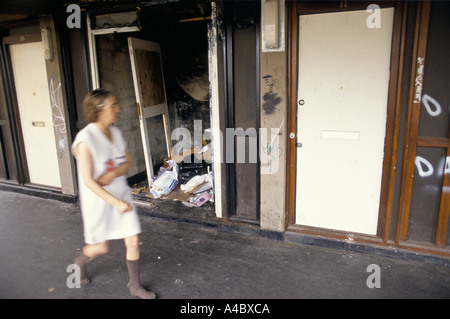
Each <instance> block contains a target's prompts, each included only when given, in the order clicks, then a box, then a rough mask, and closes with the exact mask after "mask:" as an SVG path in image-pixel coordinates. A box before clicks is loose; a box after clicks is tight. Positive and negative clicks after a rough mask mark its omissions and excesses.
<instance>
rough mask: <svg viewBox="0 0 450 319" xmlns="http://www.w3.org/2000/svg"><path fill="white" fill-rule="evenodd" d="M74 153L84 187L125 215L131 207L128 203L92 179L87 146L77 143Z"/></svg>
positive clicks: (90, 157) (90, 160)
mask: <svg viewBox="0 0 450 319" xmlns="http://www.w3.org/2000/svg"><path fill="white" fill-rule="evenodd" d="M75 153H76V155H77V156H78V160H79V163H80V166H81V174H82V175H83V179H84V184H85V185H86V187H88V188H89V189H90V190H91V191H92V192H94V194H96V195H97V196H99V197H100V198H102V199H104V200H105V201H106V202H107V203H109V204H110V205H112V206H114V207H116V208H117V210H118V211H119V212H121V213H125V212H128V211H131V210H132V206H131V204H130V203H128V202H125V201H122V200H120V199H118V198H116V197H114V196H113V195H112V194H110V193H109V192H108V191H106V190H105V189H104V188H103V187H102V185H101V184H100V183H99V182H98V181H96V180H95V179H94V177H93V173H92V172H93V167H92V155H91V152H90V151H89V149H88V148H87V146H86V145H85V144H84V143H79V144H78V145H77V147H76V150H75ZM123 165H125V164H123ZM121 166H122V165H121ZM121 166H119V167H121Z"/></svg>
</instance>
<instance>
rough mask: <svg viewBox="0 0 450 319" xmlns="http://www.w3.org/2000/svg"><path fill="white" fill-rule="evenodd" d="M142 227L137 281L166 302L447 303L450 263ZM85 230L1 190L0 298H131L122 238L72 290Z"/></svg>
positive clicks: (52, 207) (44, 205)
mask: <svg viewBox="0 0 450 319" xmlns="http://www.w3.org/2000/svg"><path fill="white" fill-rule="evenodd" d="M141 223H142V228H143V233H142V234H141V254H142V257H141V269H142V271H141V281H142V283H143V285H144V286H147V287H149V288H150V289H152V290H154V291H156V292H157V294H158V296H159V298H160V299H197V298H201V299H203V298H206V299H211V298H212V299H241V298H244V299H273V298H275V299H297V298H450V262H446V261H443V262H439V263H428V262H423V261H417V260H411V259H399V258H393V257H386V256H379V255H373V254H361V253H356V252H351V251H345V250H338V249H331V248H324V247H318V246H311V245H302V244H296V243H290V242H285V241H275V240H270V239H265V238H261V237H258V236H246V235H242V234H233V233H229V232H223V231H220V230H219V229H218V228H214V227H201V226H195V225H188V224H183V223H178V222H173V221H170V220H164V219H159V218H154V217H148V216H141ZM82 232H83V230H82V220H81V214H80V211H79V208H78V207H77V206H75V205H71V204H66V203H62V202H59V201H54V200H48V199H41V198H37V197H32V196H27V195H22V194H17V193H13V192H6V191H0V256H1V258H0V298H3V299H13V298H14V299H15V298H33V299H34V298H37V299H55V298H58V299H59V298H62V299H100V298H119V299H135V298H134V297H131V296H130V295H129V293H128V290H127V288H126V283H127V282H128V274H127V269H126V263H125V248H124V244H123V241H121V240H119V241H112V242H111V243H110V252H109V253H108V254H107V255H105V256H101V257H99V258H97V259H96V260H94V261H93V262H91V263H90V264H89V268H88V271H89V274H90V276H91V279H92V283H91V284H90V285H88V286H86V287H82V288H68V287H67V284H66V281H67V278H68V276H69V275H70V274H71V273H70V272H67V267H68V266H69V265H70V264H71V263H72V262H73V259H74V257H75V256H76V255H77V253H78V252H79V250H80V249H81V248H82V246H83V234H82ZM371 264H376V265H378V266H379V267H380V268H379V269H380V272H379V274H380V276H379V279H380V284H381V287H380V288H368V286H367V284H366V282H367V279H368V277H369V276H370V275H372V273H371V272H367V267H368V266H369V265H371ZM372 278H373V277H372ZM372 282H374V281H373V280H372Z"/></svg>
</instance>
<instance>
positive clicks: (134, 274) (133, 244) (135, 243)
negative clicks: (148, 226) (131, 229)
mask: <svg viewBox="0 0 450 319" xmlns="http://www.w3.org/2000/svg"><path fill="white" fill-rule="evenodd" d="M125 246H126V248H127V253H126V257H127V268H128V275H129V276H130V282H129V283H128V289H129V290H130V293H131V295H132V296H136V297H140V298H142V299H155V298H156V294H155V293H154V292H152V291H148V290H146V289H144V288H143V287H142V286H141V282H140V278H139V275H140V269H139V267H140V248H139V236H138V235H134V236H131V237H128V238H125Z"/></svg>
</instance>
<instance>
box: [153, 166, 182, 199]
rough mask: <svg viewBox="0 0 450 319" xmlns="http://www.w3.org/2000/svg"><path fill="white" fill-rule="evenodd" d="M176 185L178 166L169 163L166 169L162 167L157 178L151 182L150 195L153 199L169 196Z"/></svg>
mask: <svg viewBox="0 0 450 319" xmlns="http://www.w3.org/2000/svg"><path fill="white" fill-rule="evenodd" d="M177 185H178V165H177V163H175V162H174V161H169V166H168V167H162V168H161V169H160V170H159V173H158V176H157V177H156V179H155V180H154V181H153V184H152V187H151V188H150V194H152V196H153V197H154V198H160V197H161V196H163V195H167V194H169V193H170V192H171V191H173V190H174V189H175V187H177Z"/></svg>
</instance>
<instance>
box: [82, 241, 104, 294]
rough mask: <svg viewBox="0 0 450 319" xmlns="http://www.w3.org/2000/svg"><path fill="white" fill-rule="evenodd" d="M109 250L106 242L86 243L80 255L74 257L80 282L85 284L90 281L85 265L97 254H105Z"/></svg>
mask: <svg viewBox="0 0 450 319" xmlns="http://www.w3.org/2000/svg"><path fill="white" fill-rule="evenodd" d="M108 250H109V246H108V243H107V242H105V243H98V244H87V245H85V246H84V247H83V249H82V251H81V254H80V256H78V257H77V258H76V259H75V264H76V265H78V266H79V267H80V282H81V284H83V285H86V284H88V283H90V282H91V280H90V279H89V277H88V276H87V273H86V265H87V264H88V262H90V261H91V260H92V259H94V258H95V257H97V256H99V255H103V254H106V253H107V252H108Z"/></svg>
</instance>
